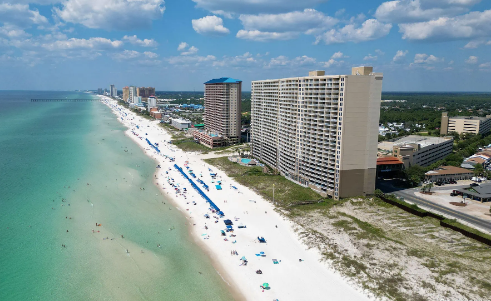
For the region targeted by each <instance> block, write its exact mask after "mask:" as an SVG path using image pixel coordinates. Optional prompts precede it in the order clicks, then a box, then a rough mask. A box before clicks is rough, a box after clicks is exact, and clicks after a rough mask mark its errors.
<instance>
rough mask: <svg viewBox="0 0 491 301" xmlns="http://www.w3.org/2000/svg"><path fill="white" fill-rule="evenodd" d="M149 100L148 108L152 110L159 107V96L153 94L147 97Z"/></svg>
mask: <svg viewBox="0 0 491 301" xmlns="http://www.w3.org/2000/svg"><path fill="white" fill-rule="evenodd" d="M147 101H148V110H149V111H150V109H151V108H156V107H157V98H155V96H153V95H151V96H150V97H148V99H147Z"/></svg>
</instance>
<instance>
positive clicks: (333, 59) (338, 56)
mask: <svg viewBox="0 0 491 301" xmlns="http://www.w3.org/2000/svg"><path fill="white" fill-rule="evenodd" d="M341 58H347V56H345V55H344V54H343V53H342V52H341V51H338V52H335V53H334V54H333V55H332V56H331V58H330V59H329V60H328V61H327V62H322V66H323V67H326V68H329V67H331V66H333V65H341V64H342V63H344V61H340V60H339V59H341Z"/></svg>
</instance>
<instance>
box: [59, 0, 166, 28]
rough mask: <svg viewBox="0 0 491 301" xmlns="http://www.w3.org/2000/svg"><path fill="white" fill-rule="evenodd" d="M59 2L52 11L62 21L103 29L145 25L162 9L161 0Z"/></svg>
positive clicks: (75, 0)
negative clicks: (59, 5) (59, 6)
mask: <svg viewBox="0 0 491 301" xmlns="http://www.w3.org/2000/svg"><path fill="white" fill-rule="evenodd" d="M61 5H62V7H61V8H58V7H54V8H53V12H54V13H55V14H56V15H57V16H58V17H60V18H61V19H62V20H63V21H65V22H71V23H79V24H82V25H84V26H86V27H89V28H102V29H106V30H113V29H115V30H134V29H138V28H148V27H150V26H151V24H152V20H156V19H159V18H161V17H162V15H163V14H164V11H165V6H164V0H111V1H101V0H65V1H63V2H62V3H61Z"/></svg>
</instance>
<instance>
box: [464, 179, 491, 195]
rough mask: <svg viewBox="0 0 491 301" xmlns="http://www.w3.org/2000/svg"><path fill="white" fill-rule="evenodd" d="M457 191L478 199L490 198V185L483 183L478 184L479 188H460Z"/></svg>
mask: <svg viewBox="0 0 491 301" xmlns="http://www.w3.org/2000/svg"><path fill="white" fill-rule="evenodd" d="M458 191H460V192H463V193H466V194H470V195H473V196H477V197H480V198H491V183H484V184H479V186H474V187H469V188H462V189H459V190H458Z"/></svg>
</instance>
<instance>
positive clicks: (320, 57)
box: [0, 0, 491, 92]
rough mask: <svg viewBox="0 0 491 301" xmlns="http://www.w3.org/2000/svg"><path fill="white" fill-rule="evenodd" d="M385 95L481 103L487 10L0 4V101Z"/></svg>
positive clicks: (189, 2) (416, 5) (256, 0)
mask: <svg viewBox="0 0 491 301" xmlns="http://www.w3.org/2000/svg"><path fill="white" fill-rule="evenodd" d="M360 65H367V66H373V67H374V71H375V72H383V73H384V82H383V91H387V92H389V91H390V92H398V91H401V92H421V91H429V92H465V91H477V92H491V85H490V77H491V1H483V0H398V1H379V0H373V1H356V0H345V1H332V0H330V1H327V0H303V1H298V0H179V1H177V0H174V1H163V0H111V1H102V0H31V1H30V0H16V1H14V0H6V1H3V2H1V3H0V67H1V68H0V89H1V90H75V89H80V90H86V89H89V90H94V89H97V88H109V85H111V84H114V85H115V86H116V88H117V89H118V90H121V89H122V87H124V86H129V85H135V86H151V87H155V88H156V90H157V91H193V90H196V91H197V92H198V91H203V90H204V85H203V83H204V82H205V81H207V80H209V79H212V78H219V77H232V78H237V79H240V80H242V81H243V88H244V89H243V90H244V91H249V90H250V83H251V81H252V80H262V79H271V78H284V77H297V76H306V75H307V74H308V71H310V70H325V71H326V74H349V73H351V67H353V66H360Z"/></svg>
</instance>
